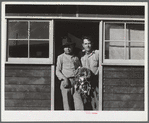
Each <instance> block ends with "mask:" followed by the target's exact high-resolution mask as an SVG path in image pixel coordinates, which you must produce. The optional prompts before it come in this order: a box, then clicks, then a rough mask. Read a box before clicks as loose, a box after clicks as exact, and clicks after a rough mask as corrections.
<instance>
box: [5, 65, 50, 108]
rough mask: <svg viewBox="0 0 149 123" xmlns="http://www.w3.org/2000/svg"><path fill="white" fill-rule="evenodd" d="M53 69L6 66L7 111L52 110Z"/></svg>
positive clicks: (35, 66) (45, 66)
mask: <svg viewBox="0 0 149 123" xmlns="http://www.w3.org/2000/svg"><path fill="white" fill-rule="evenodd" d="M50 76H51V67H50V66H49V65H44V66H42V65H6V69H5V110H50V109H51V77H50Z"/></svg>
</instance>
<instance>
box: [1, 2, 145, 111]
mask: <svg viewBox="0 0 149 123" xmlns="http://www.w3.org/2000/svg"><path fill="white" fill-rule="evenodd" d="M2 7H3V9H4V10H5V11H4V12H3V13H2V17H3V20H2V23H3V25H2V27H3V30H2V36H3V40H2V42H3V44H2V53H3V55H4V57H3V63H4V64H3V66H2V67H3V68H4V70H5V73H4V75H5V77H4V86H5V88H4V92H5V93H4V97H5V104H4V105H5V110H62V109H63V107H62V97H61V93H60V89H59V85H60V82H59V81H58V79H57V77H56V76H55V67H56V58H57V56H58V55H59V54H61V53H62V49H61V37H62V36H64V35H68V36H69V37H70V38H71V39H72V41H74V42H75V43H76V46H77V48H78V49H81V48H82V47H81V43H82V42H81V37H82V35H90V36H92V37H93V40H94V44H95V45H94V46H95V47H94V48H95V49H99V51H100V55H99V57H100V61H99V64H100V66H99V70H100V73H99V92H100V93H99V110H126V111H129V110H130V111H134V110H136V111H140V110H141V111H143V110H144V105H145V104H144V100H145V98H144V97H145V96H144V85H145V83H144V66H145V57H144V56H145V6H144V4H142V3H141V4H136V5H123V4H122V5H103V4H100V3H99V5H97V4H94V3H92V4H87V3H86V4H83V3H82V4H80V3H78V4H71V3H70V4H65V3H64V4H58V3H57V4H56V3H54V4H52V3H49V4H27V3H26V4H22V3H20V4H15V3H14V4H13V3H9V2H8V3H7V2H6V3H5V4H3V6H2Z"/></svg>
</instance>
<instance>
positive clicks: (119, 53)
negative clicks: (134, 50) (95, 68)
mask: <svg viewBox="0 0 149 123" xmlns="http://www.w3.org/2000/svg"><path fill="white" fill-rule="evenodd" d="M105 59H124V42H105Z"/></svg>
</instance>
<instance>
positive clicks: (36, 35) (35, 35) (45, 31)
mask: <svg viewBox="0 0 149 123" xmlns="http://www.w3.org/2000/svg"><path fill="white" fill-rule="evenodd" d="M30 38H31V39H49V22H31V23H30Z"/></svg>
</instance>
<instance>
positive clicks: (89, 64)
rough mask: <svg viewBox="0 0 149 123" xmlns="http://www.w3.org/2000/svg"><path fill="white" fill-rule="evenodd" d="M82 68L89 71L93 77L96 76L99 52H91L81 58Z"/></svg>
mask: <svg viewBox="0 0 149 123" xmlns="http://www.w3.org/2000/svg"><path fill="white" fill-rule="evenodd" d="M81 63H82V66H83V67H86V68H88V69H90V70H91V71H92V72H93V73H94V74H95V75H98V67H99V50H93V51H92V52H91V53H90V54H85V55H84V56H82V57H81Z"/></svg>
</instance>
